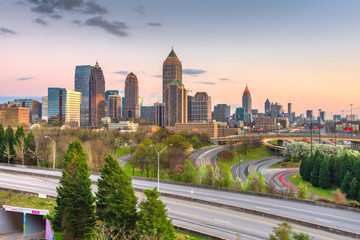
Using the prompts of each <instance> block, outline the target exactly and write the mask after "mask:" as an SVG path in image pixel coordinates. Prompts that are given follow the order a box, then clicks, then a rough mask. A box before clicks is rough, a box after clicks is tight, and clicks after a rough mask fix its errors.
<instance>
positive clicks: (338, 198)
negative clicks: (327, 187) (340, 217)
mask: <svg viewBox="0 0 360 240" xmlns="http://www.w3.org/2000/svg"><path fill="white" fill-rule="evenodd" d="M331 195H332V197H333V198H334V202H335V203H336V204H341V205H346V206H347V205H349V203H348V202H347V201H346V195H345V194H344V193H342V192H341V190H340V189H339V188H338V189H336V191H333V192H332V193H331Z"/></svg>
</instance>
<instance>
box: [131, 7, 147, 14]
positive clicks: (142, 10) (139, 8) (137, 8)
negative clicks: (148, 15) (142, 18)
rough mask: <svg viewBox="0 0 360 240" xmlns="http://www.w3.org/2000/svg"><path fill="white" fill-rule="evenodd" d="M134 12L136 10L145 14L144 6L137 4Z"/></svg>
mask: <svg viewBox="0 0 360 240" xmlns="http://www.w3.org/2000/svg"><path fill="white" fill-rule="evenodd" d="M134 11H135V12H137V13H138V14H140V15H144V14H145V8H144V7H143V6H138V7H136V8H135V9H134Z"/></svg>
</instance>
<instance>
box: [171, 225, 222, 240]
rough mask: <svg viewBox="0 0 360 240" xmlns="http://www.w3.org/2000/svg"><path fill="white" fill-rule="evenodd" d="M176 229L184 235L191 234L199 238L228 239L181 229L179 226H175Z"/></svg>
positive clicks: (184, 228)
mask: <svg viewBox="0 0 360 240" xmlns="http://www.w3.org/2000/svg"><path fill="white" fill-rule="evenodd" d="M174 228H175V229H176V230H178V231H181V232H184V233H190V234H192V235H195V236H198V237H205V238H207V239H214V240H225V239H226V238H222V237H219V236H215V235H211V234H208V233H204V232H201V231H197V230H194V229H190V228H186V227H181V226H178V225H174Z"/></svg>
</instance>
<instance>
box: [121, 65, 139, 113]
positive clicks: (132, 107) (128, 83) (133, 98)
mask: <svg viewBox="0 0 360 240" xmlns="http://www.w3.org/2000/svg"><path fill="white" fill-rule="evenodd" d="M124 108H125V109H124V114H125V116H124V117H125V119H136V118H139V82H138V79H137V77H136V76H135V74H133V73H132V72H131V73H130V74H129V75H128V76H127V77H126V80H125V106H124Z"/></svg>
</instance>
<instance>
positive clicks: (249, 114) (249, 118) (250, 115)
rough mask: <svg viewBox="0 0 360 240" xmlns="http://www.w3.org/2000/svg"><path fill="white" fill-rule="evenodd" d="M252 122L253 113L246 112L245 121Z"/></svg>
mask: <svg viewBox="0 0 360 240" xmlns="http://www.w3.org/2000/svg"><path fill="white" fill-rule="evenodd" d="M251 122H252V114H251V113H246V114H245V123H247V124H249V123H251Z"/></svg>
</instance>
